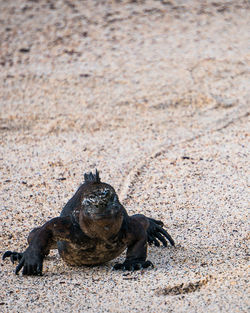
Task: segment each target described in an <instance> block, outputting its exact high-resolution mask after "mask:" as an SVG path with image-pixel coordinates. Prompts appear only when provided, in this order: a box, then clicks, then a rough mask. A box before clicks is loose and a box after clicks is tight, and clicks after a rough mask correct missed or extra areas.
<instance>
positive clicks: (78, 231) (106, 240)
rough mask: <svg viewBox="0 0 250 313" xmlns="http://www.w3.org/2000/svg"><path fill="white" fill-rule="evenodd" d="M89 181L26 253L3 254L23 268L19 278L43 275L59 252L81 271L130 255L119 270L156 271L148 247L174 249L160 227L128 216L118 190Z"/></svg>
mask: <svg viewBox="0 0 250 313" xmlns="http://www.w3.org/2000/svg"><path fill="white" fill-rule="evenodd" d="M84 177H85V182H84V183H83V184H82V185H81V186H80V187H79V188H78V190H77V191H76V193H75V194H74V196H73V197H72V198H71V199H70V200H69V201H68V203H67V204H66V205H65V207H64V208H63V210H62V212H61V215H60V216H59V217H56V218H53V219H51V220H50V221H48V222H47V223H45V224H44V225H43V226H41V227H38V228H35V229H33V230H32V231H31V232H30V234H29V236H28V243H29V246H28V248H27V249H26V250H25V251H24V252H23V253H18V252H15V251H14V252H12V251H6V252H5V253H4V255H3V259H5V258H7V257H10V259H11V261H12V263H14V262H15V261H18V262H19V263H18V265H17V267H16V270H15V273H16V274H18V273H19V271H20V270H21V269H22V273H23V275H42V269H43V260H44V258H45V256H46V255H48V254H49V252H50V250H51V249H55V248H56V247H57V248H58V251H59V254H60V256H61V257H62V258H63V260H64V261H65V262H67V263H68V264H70V265H77V266H81V265H98V264H102V263H104V262H107V261H110V260H112V259H114V258H116V257H117V256H119V255H120V254H121V253H122V252H123V251H124V250H125V249H127V254H126V260H125V261H124V263H117V264H115V266H114V269H115V270H117V269H123V270H132V271H133V270H139V269H141V268H147V267H149V266H150V265H151V266H153V264H152V263H151V262H150V261H146V257H147V243H149V244H154V245H156V246H160V242H161V243H162V244H163V245H164V246H166V245H167V240H169V242H170V243H171V245H174V241H173V239H172V238H171V236H170V235H169V234H168V233H167V232H166V230H165V229H164V228H163V223H162V222H161V221H157V220H154V219H152V218H147V217H146V216H144V215H142V214H136V215H133V216H128V214H127V212H126V210H125V208H124V207H123V206H122V205H121V203H120V202H119V199H118V196H117V194H116V192H115V190H114V188H113V187H112V186H110V185H108V184H106V183H102V182H101V181H100V178H99V173H98V172H97V171H96V174H95V175H94V174H92V173H90V174H85V175H84ZM166 239H167V240H166Z"/></svg>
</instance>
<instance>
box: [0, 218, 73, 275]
mask: <svg viewBox="0 0 250 313" xmlns="http://www.w3.org/2000/svg"><path fill="white" fill-rule="evenodd" d="M71 231H72V222H71V219H70V217H56V218H53V219H52V220H50V221H49V222H47V223H45V224H44V225H43V226H42V227H40V228H37V229H36V231H34V232H32V240H29V241H30V242H29V246H28V248H27V249H26V250H25V251H24V252H23V253H18V252H11V251H7V252H5V253H4V255H3V259H5V258H6V257H10V258H11V260H12V261H16V260H17V261H19V264H18V265H17V267H16V270H15V273H16V274H18V273H19V272H20V270H21V269H22V268H23V271H22V273H23V275H42V269H43V260H44V257H45V256H46V255H47V254H48V253H49V250H50V249H51V248H52V247H53V246H54V244H55V243H56V242H57V241H58V240H65V241H69V240H70V234H71Z"/></svg>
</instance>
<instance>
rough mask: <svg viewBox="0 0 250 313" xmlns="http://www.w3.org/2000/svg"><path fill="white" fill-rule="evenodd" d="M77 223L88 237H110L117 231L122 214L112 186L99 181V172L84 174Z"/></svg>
mask: <svg viewBox="0 0 250 313" xmlns="http://www.w3.org/2000/svg"><path fill="white" fill-rule="evenodd" d="M84 178H85V183H84V189H83V193H82V197H81V209H80V214H79V224H80V227H81V228H82V230H83V231H84V233H86V234H87V235H88V236H90V237H102V238H104V237H105V238H106V237H111V236H112V235H114V233H115V232H118V231H119V229H120V227H121V223H122V219H123V215H122V205H121V204H120V202H119V199H118V196H117V194H116V192H115V190H114V188H113V187H112V186H110V185H108V184H106V183H103V182H101V180H100V177H99V173H98V171H97V170H96V173H95V174H93V173H90V174H85V175H84Z"/></svg>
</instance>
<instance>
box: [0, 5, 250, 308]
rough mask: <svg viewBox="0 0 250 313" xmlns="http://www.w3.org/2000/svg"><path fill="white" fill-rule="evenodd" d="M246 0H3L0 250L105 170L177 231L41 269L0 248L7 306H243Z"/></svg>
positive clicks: (55, 258) (19, 240)
mask: <svg viewBox="0 0 250 313" xmlns="http://www.w3.org/2000/svg"><path fill="white" fill-rule="evenodd" d="M249 20H250V4H249V1H243V0H240V1H234V0H232V1H226V0H224V1H209V0H206V1H198V0H197V1H196V0H190V1H181V0H176V1H175V0H171V1H153V0H148V1H146V0H145V1H114V0H113V1H111V0H107V1H97V0H96V1H94V0H93V1H90V0H89V1H68V0H61V1H45V0H29V1H28V0H27V1H24V0H17V1H3V0H1V1H0V25H1V27H0V45H1V46H0V68H1V71H0V114H1V115H0V132H1V137H0V140H1V146H0V150H1V154H0V173H1V175H0V195H1V196H0V199H1V223H0V234H1V235H0V252H1V256H2V254H3V253H4V252H5V251H6V250H14V251H19V252H21V251H24V249H25V248H26V247H27V236H28V234H29V232H30V231H31V230H32V229H33V228H34V227H37V226H40V225H42V224H44V223H45V222H46V221H48V220H49V219H51V218H53V217H56V216H58V215H59V214H60V212H61V209H62V207H63V206H64V205H65V203H66V202H67V201H68V200H69V199H70V198H71V196H72V195H73V194H74V192H75V191H76V189H77V188H78V186H79V185H80V184H81V183H82V182H83V179H84V173H86V172H90V171H93V170H95V169H96V168H97V169H98V170H99V171H100V175H101V178H102V180H103V181H104V182H107V183H109V184H111V185H112V186H113V187H114V188H115V189H116V191H117V193H118V195H119V198H120V201H121V202H122V204H123V205H124V206H125V208H126V209H127V211H128V213H129V214H131V215H132V214H134V213H142V214H145V215H146V216H150V217H153V218H156V219H160V220H162V221H163V222H164V224H165V227H166V229H167V230H168V232H169V233H170V234H171V236H172V237H173V238H174V240H175V242H176V246H175V247H171V246H170V245H169V246H168V247H159V248H158V247H153V246H152V247H151V246H150V247H149V248H148V259H149V260H150V261H152V262H153V263H154V265H155V267H154V268H153V269H144V270H141V271H136V272H129V271H128V272H123V271H113V270H112V267H113V265H114V264H115V263H116V262H117V261H122V260H124V258H125V253H124V254H122V255H121V256H120V257H119V258H118V259H116V260H113V261H111V262H108V263H106V264H104V265H102V266H97V267H72V266H68V265H67V264H66V263H64V262H63V261H62V260H61V259H60V257H59V254H58V252H57V251H56V250H52V251H51V253H50V255H49V256H48V257H47V258H46V259H45V262H44V275H43V276H42V277H33V276H30V277H24V276H22V274H20V275H18V276H17V275H15V274H14V269H15V266H13V265H12V264H11V262H10V260H7V259H6V260H4V261H2V260H1V263H0V264H1V266H0V269H1V271H0V277H1V292H0V311H1V312H178V313H179V312H188V313H190V312H198V313H199V312H213V313H215V312H232V313H235V312H248V310H249V306H250V299H249V291H250V290H249V289H250V288H249V248H248V246H249V226H248V225H249V217H248V209H249V199H250V195H249V177H250V175H249V174H250V173H249V168H250V167H249V165H250V164H249V133H250V127H249V125H250V123H249V111H250V110H249V108H250V105H249V99H250V89H249V86H250V67H249V66H250V46H249V42H250V32H249Z"/></svg>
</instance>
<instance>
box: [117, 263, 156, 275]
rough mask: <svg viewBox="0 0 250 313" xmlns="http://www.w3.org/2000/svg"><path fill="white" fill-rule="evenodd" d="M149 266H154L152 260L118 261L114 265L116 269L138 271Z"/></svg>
mask: <svg viewBox="0 0 250 313" xmlns="http://www.w3.org/2000/svg"><path fill="white" fill-rule="evenodd" d="M149 266H152V267H154V265H153V263H152V262H151V261H125V262H124V263H116V264H115V265H114V267H113V269H114V270H123V271H125V270H127V271H132V272H133V271H138V270H140V269H142V268H147V267H149Z"/></svg>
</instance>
